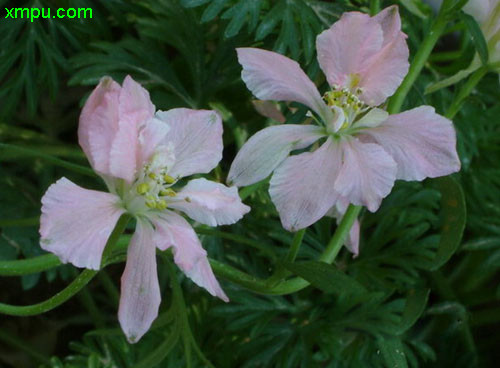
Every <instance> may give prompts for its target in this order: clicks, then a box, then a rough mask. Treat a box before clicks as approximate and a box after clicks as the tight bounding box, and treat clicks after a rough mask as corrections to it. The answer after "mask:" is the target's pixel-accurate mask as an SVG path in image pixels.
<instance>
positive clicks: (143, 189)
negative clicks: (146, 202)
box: [137, 183, 149, 195]
mask: <svg viewBox="0 0 500 368" xmlns="http://www.w3.org/2000/svg"><path fill="white" fill-rule="evenodd" d="M148 191H149V184H148V183H141V184H139V185H138V186H137V193H139V194H140V195H143V194H146V193H147V192H148Z"/></svg>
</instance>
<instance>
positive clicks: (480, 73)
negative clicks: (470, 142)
mask: <svg viewBox="0 0 500 368" xmlns="http://www.w3.org/2000/svg"><path fill="white" fill-rule="evenodd" d="M486 73H488V67H481V68H479V69H478V70H476V71H475V72H474V73H473V74H472V75H471V76H470V77H469V78H468V79H467V81H466V82H465V83H464V84H463V86H462V88H460V90H459V91H458V93H457V94H456V96H455V98H454V99H453V101H452V103H451V105H450V107H449V108H448V111H447V112H446V115H445V116H446V117H447V118H448V119H453V118H454V117H455V115H456V114H457V112H458V111H459V110H460V107H461V106H462V102H463V101H464V99H465V98H466V97H467V96H469V95H470V93H471V92H472V90H473V89H474V87H475V86H476V85H477V84H478V83H479V81H480V80H481V79H482V78H483V77H484V76H485V75H486Z"/></svg>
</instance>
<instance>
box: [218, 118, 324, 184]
mask: <svg viewBox="0 0 500 368" xmlns="http://www.w3.org/2000/svg"><path fill="white" fill-rule="evenodd" d="M324 135H325V133H324V130H323V129H321V128H320V127H318V126H314V125H293V124H287V125H276V126H272V127H268V128H265V129H262V130H261V131H259V132H257V133H256V134H254V135H253V136H252V137H251V138H250V139H249V140H248V141H247V142H246V143H245V144H244V145H243V147H242V148H241V149H240V151H239V152H238V154H237V155H236V158H235V159H234V161H233V163H232V164H231V168H230V169H229V174H228V178H227V181H228V183H230V184H231V185H233V184H234V185H237V186H245V185H249V184H253V183H256V182H258V181H260V180H262V179H265V178H266V177H268V176H269V174H271V172H272V171H273V170H274V169H275V168H276V167H278V165H279V164H280V163H281V162H283V160H284V159H285V158H286V157H287V156H288V155H289V154H290V152H291V151H292V150H294V149H302V148H305V147H307V146H309V145H310V144H312V143H313V142H315V141H317V140H318V139H319V138H321V137H322V136H324Z"/></svg>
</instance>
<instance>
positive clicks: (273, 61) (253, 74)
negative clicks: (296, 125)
mask: <svg viewBox="0 0 500 368" xmlns="http://www.w3.org/2000/svg"><path fill="white" fill-rule="evenodd" d="M236 51H237V53H238V61H239V63H240V64H241V66H242V67H243V71H242V73H241V79H243V81H244V82H245V84H246V86H247V88H248V89H249V90H250V91H252V93H253V94H254V95H255V97H257V98H259V99H261V100H276V101H297V102H300V103H302V104H304V105H306V106H309V107H310V108H311V109H312V110H314V111H316V112H317V113H318V114H319V115H320V116H321V117H322V118H323V119H324V120H328V119H329V118H328V117H329V114H328V109H327V107H326V105H325V103H324V102H323V100H322V99H321V96H320V94H319V92H318V89H317V88H316V86H315V85H314V83H313V82H312V81H311V80H310V79H309V77H308V76H307V75H306V74H305V73H304V71H303V70H302V69H301V68H300V66H299V64H298V63H297V62H296V61H294V60H292V59H289V58H287V57H286V56H283V55H281V54H278V53H276V52H272V51H267V50H261V49H256V48H238V49H236Z"/></svg>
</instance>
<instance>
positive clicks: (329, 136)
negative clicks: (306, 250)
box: [228, 6, 460, 250]
mask: <svg viewBox="0 0 500 368" xmlns="http://www.w3.org/2000/svg"><path fill="white" fill-rule="evenodd" d="M405 39H406V35H405V34H404V33H402V32H401V22H400V18H399V13H398V8H397V7H396V6H391V7H389V8H386V9H385V10H383V11H382V12H380V13H379V14H378V15H376V16H374V17H370V16H368V15H366V14H362V13H359V12H350V13H346V14H344V15H343V16H342V17H341V18H340V20H339V21H338V22H336V23H335V24H333V26H332V27H331V28H330V29H328V30H326V31H324V32H323V33H321V34H320V35H319V36H318V37H317V39H316V47H317V50H318V61H319V64H320V66H321V68H322V70H323V71H324V73H325V75H326V78H327V80H328V83H329V84H330V86H331V88H332V89H331V90H330V91H329V92H327V93H325V95H324V96H323V99H322V98H321V95H320V93H319V92H318V90H317V88H316V87H315V86H314V84H313V82H312V81H311V80H310V79H309V78H308V77H307V76H306V74H305V73H304V72H303V71H302V69H301V68H300V66H299V65H298V64H297V63H296V62H295V61H293V60H290V59H288V58H287V57H285V56H282V55H279V54H277V53H274V52H270V51H265V50H260V49H255V48H240V49H238V50H237V52H238V59H239V62H240V63H241V65H242V66H243V72H242V79H243V81H244V82H245V83H246V85H247V87H248V88H249V89H250V90H251V91H252V92H253V94H254V95H255V96H256V97H257V98H259V99H262V100H285V101H297V102H301V103H303V104H305V105H306V106H308V107H309V108H310V109H311V110H312V111H313V112H314V113H315V114H316V115H317V116H318V117H319V118H320V119H319V120H318V119H317V118H315V120H316V121H317V122H318V125H293V124H286V125H277V126H272V127H269V128H265V129H263V130H261V131H260V132H258V133H257V134H255V135H254V136H253V137H251V138H250V139H249V140H248V142H247V143H246V144H245V145H244V146H243V147H242V149H241V150H240V151H239V152H238V154H237V156H236V158H235V160H234V162H233V164H232V166H231V169H230V172H229V176H228V182H230V183H231V184H235V185H237V186H244V185H249V184H252V183H255V182H257V181H259V180H262V179H264V178H266V177H267V176H269V175H270V174H271V173H272V172H274V174H273V176H272V178H271V182H270V188H269V192H270V195H271V199H272V200H273V202H274V204H275V205H276V208H277V209H278V212H279V214H280V218H281V222H282V224H283V226H284V227H285V228H286V229H288V230H290V231H295V230H297V229H302V228H305V227H307V226H309V225H311V224H313V223H314V222H316V221H318V220H319V219H320V218H322V217H323V216H325V214H327V212H329V210H330V209H332V207H334V206H335V205H336V204H337V203H339V201H345V202H346V203H353V204H355V205H363V206H366V207H367V208H368V209H369V210H370V211H372V212H373V211H376V210H377V209H378V207H379V206H380V203H381V201H382V199H383V198H384V197H385V196H387V195H388V194H389V192H390V191H391V188H392V187H393V185H394V181H395V180H396V179H403V180H423V179H424V178H426V177H437V176H443V175H448V174H450V173H453V172H455V171H458V170H459V169H460V161H459V159H458V156H457V152H456V148H455V144H456V137H455V131H454V129H453V125H452V123H451V121H449V120H447V119H446V118H444V117H442V116H440V115H438V114H436V113H435V112H434V109H433V108H432V107H430V106H422V107H418V108H415V109H412V110H409V111H406V112H403V113H401V114H396V115H391V116H389V115H388V114H387V112H386V111H384V110H382V109H380V108H377V107H376V106H378V105H380V104H381V103H383V102H384V101H385V100H386V99H387V97H389V96H390V95H392V94H393V93H394V92H395V90H396V89H397V87H398V86H399V84H400V83H401V81H402V80H403V78H404V76H405V75H406V73H407V71H408V47H407V45H406V41H405ZM313 117H314V116H313ZM320 120H321V121H320ZM318 141H319V142H318ZM314 142H318V143H320V144H319V147H318V148H317V149H316V150H314V151H311V152H305V153H300V154H297V155H293V156H290V153H291V152H292V151H294V150H299V149H304V148H307V147H308V146H310V145H311V144H312V143H314ZM340 207H344V206H340ZM344 211H345V209H344ZM330 213H333V212H330ZM356 226H358V225H356ZM351 238H352V240H353V242H354V243H355V244H351V248H352V249H353V250H357V238H359V234H358V236H357V237H356V236H352V237H351Z"/></svg>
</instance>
